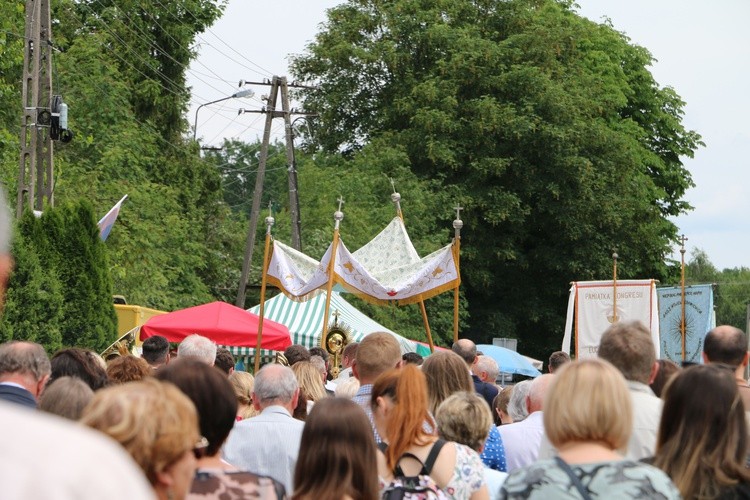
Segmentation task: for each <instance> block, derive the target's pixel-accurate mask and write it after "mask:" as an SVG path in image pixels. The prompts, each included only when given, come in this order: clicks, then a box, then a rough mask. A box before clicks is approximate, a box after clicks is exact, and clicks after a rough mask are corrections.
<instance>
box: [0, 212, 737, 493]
mask: <svg viewBox="0 0 750 500" xmlns="http://www.w3.org/2000/svg"><path fill="white" fill-rule="evenodd" d="M0 205H2V199H0ZM5 216H7V214H5ZM5 216H4V215H3V213H2V210H0V292H2V283H4V280H5V278H7V275H8V272H9V265H10V264H9V260H8V259H7V257H8V245H7V242H8V241H9V237H8V224H7V220H4V219H3V217H5ZM6 219H7V217H6ZM279 361H281V362H278V363H270V364H267V365H265V366H263V367H262V368H261V369H260V370H259V371H258V372H257V373H255V374H250V373H247V372H245V371H240V370H236V369H235V363H234V359H233V357H232V354H231V353H230V352H229V351H228V350H226V349H224V348H220V347H217V346H216V345H215V344H214V343H213V342H212V341H211V340H209V339H207V338H205V337H203V336H201V335H200V334H194V335H190V336H188V337H186V338H185V339H184V340H183V341H182V342H180V343H179V346H178V347H177V350H176V352H175V353H174V354H172V353H171V352H170V343H169V342H168V341H167V339H165V338H163V337H159V336H154V337H150V338H148V339H146V340H145V341H144V343H143V345H142V354H141V355H140V356H134V355H130V354H128V355H122V356H118V357H114V358H112V359H108V360H106V361H105V360H104V359H102V358H101V357H100V356H99V355H97V354H96V353H94V352H92V351H90V350H87V349H81V348H75V347H73V348H65V349H62V350H60V351H58V352H56V353H54V354H53V355H52V356H51V357H50V356H48V355H47V353H46V352H45V350H44V348H43V347H42V346H41V345H39V344H37V343H34V342H31V341H23V340H14V341H9V342H6V343H2V344H0V422H1V423H2V425H0V442H1V443H2V445H1V446H0V498H3V499H9V500H15V499H37V498H39V499H41V498H51V499H59V500H68V499H76V500H89V499H92V500H93V499H103V498H106V499H114V500H117V499H131V500H132V499H159V500H183V499H192V500H197V499H204V500H210V499H222V500H231V499H241V498H259V499H271V500H279V499H291V500H327V499H333V500H375V499H378V498H385V499H391V498H434V499H457V500H461V499H471V500H485V499H489V498H492V499H527V498H531V499H545V500H548V499H555V498H582V499H590V498H602V499H605V498H606V499H610V498H613V499H617V498H653V499H676V498H685V499H722V500H724V499H726V500H729V499H743V498H750V471H749V469H748V446H749V445H750V441H749V440H748V424H747V417H748V413H747V412H748V410H750V387H749V386H748V384H747V381H746V380H745V378H744V374H745V370H746V368H747V366H748V338H747V335H746V334H745V333H744V332H742V331H741V330H739V329H737V328H734V327H730V326H719V327H717V328H714V329H713V330H711V331H710V332H708V333H707V335H706V337H705V340H704V347H703V359H702V361H703V362H702V363H700V364H695V365H694V366H687V367H680V366H677V365H675V364H674V363H669V362H665V361H661V360H657V359H656V355H655V348H654V344H653V341H652V338H651V334H650V332H649V331H648V329H647V328H646V327H644V326H643V325H641V324H639V323H628V322H621V323H616V324H614V325H612V326H611V327H610V328H609V329H608V330H607V331H606V332H604V333H603V335H602V337H601V341H600V344H599V347H598V353H597V356H596V357H595V358H592V359H581V360H574V361H571V359H570V357H569V356H568V355H567V354H565V353H562V352H557V353H553V354H552V355H551V356H550V360H549V365H548V368H549V370H548V371H549V373H547V374H544V375H541V376H539V377H536V378H534V379H533V380H526V381H520V382H517V383H516V384H513V385H508V386H506V387H501V386H499V385H497V380H498V375H499V369H498V366H497V364H496V363H495V362H494V361H493V360H492V358H490V357H489V356H485V355H483V354H482V353H481V352H477V348H476V346H475V345H474V343H473V342H472V341H471V340H469V339H460V340H458V341H457V342H456V343H455V344H454V345H453V347H452V349H451V350H444V351H439V352H436V353H434V354H432V355H430V356H428V357H427V358H426V359H422V358H421V357H420V356H418V355H415V354H414V353H407V354H403V355H402V353H401V349H400V346H399V343H398V342H397V341H396V339H395V337H394V336H393V335H392V334H390V333H386V332H376V333H371V334H369V335H367V336H365V337H364V338H363V340H362V341H361V342H359V343H350V344H348V345H347V346H346V347H345V349H344V351H343V356H342V363H343V366H342V367H341V368H342V370H341V372H340V374H339V375H338V376H337V377H336V378H334V376H333V373H332V372H336V370H332V368H334V367H331V366H330V363H331V359H330V358H329V356H328V353H327V352H326V351H325V350H324V349H321V348H312V349H307V348H306V347H304V346H301V345H293V346H291V347H290V348H289V349H287V351H286V352H285V353H284V355H283V356H279ZM336 368H337V367H336Z"/></svg>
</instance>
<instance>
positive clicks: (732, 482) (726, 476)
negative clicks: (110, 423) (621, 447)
mask: <svg viewBox="0 0 750 500" xmlns="http://www.w3.org/2000/svg"><path fill="white" fill-rule="evenodd" d="M698 395H700V397H697V396H698ZM747 447H748V437H747V424H746V422H745V407H744V405H743V403H742V397H741V396H740V394H739V391H738V389H737V382H736V381H735V378H734V372H733V371H732V370H731V369H730V368H725V367H722V366H718V365H695V366H691V367H689V368H685V369H684V370H682V371H681V372H679V373H678V374H677V375H676V376H675V377H673V378H672V381H671V382H670V383H669V384H667V387H666V388H665V391H664V409H663V411H662V414H661V423H660V424H659V433H658V435H657V438H656V456H655V457H654V461H653V464H654V465H655V466H656V467H659V468H660V469H662V470H663V471H664V472H666V473H667V474H668V475H669V477H671V478H672V481H673V482H674V484H675V485H676V486H677V488H678V489H679V490H680V493H681V494H682V496H683V498H700V499H719V498H721V499H734V498H750V471H748V469H747V468H746V467H745V460H746V457H747Z"/></svg>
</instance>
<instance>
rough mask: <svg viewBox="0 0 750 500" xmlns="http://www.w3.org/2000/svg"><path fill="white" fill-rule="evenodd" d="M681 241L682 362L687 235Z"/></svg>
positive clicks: (683, 357)
mask: <svg viewBox="0 0 750 500" xmlns="http://www.w3.org/2000/svg"><path fill="white" fill-rule="evenodd" d="M680 241H681V242H682V246H681V248H680V254H681V265H680V288H681V302H682V304H681V311H682V314H681V316H680V336H681V338H682V360H683V361H684V360H685V343H686V341H687V331H686V328H685V327H686V324H685V242H686V241H687V238H685V235H684V234H683V235H682V237H681V238H680Z"/></svg>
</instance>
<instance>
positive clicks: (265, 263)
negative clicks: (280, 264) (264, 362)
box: [255, 202, 276, 374]
mask: <svg viewBox="0 0 750 500" xmlns="http://www.w3.org/2000/svg"><path fill="white" fill-rule="evenodd" d="M272 214H273V212H272V211H271V203H270V202H269V203H268V217H266V246H265V249H264V251H263V274H262V279H261V282H260V310H259V311H258V313H259V314H258V317H259V319H258V340H257V341H256V342H255V373H256V374H257V373H258V370H260V341H261V336H262V333H263V314H264V308H265V305H266V276H267V275H268V264H269V259H268V257H269V256H268V250H269V249H270V248H271V227H273V224H274V222H276V221H275V220H274V218H273V215H272Z"/></svg>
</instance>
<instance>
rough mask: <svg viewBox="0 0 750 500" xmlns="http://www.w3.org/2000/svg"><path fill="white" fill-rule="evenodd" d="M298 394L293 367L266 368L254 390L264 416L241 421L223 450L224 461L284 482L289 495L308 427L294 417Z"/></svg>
mask: <svg viewBox="0 0 750 500" xmlns="http://www.w3.org/2000/svg"><path fill="white" fill-rule="evenodd" d="M298 395H299V385H298V384H297V379H296V378H295V376H294V372H293V371H292V370H291V368H288V367H286V366H282V365H266V366H264V367H263V368H262V369H261V370H260V371H259V372H258V374H257V376H256V377H255V386H254V387H253V406H255V409H256V410H260V411H261V413H260V415H258V416H256V417H252V418H249V419H246V420H242V421H241V422H237V423H236V424H235V426H234V429H232V432H231V433H230V434H229V438H227V442H226V444H225V445H224V448H223V449H222V457H223V458H224V460H226V461H227V462H229V463H230V464H232V465H234V466H236V467H238V468H240V469H243V470H247V471H250V472H253V473H255V474H259V475H262V476H270V477H272V478H273V479H276V480H277V481H280V482H281V483H284V486H285V487H286V491H287V493H289V494H291V492H293V491H294V467H295V466H296V464H297V455H298V454H299V445H300V440H301V439H302V429H303V428H304V426H305V424H304V422H302V421H301V420H296V419H294V418H292V412H294V409H295V408H296V407H297V397H298Z"/></svg>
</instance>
